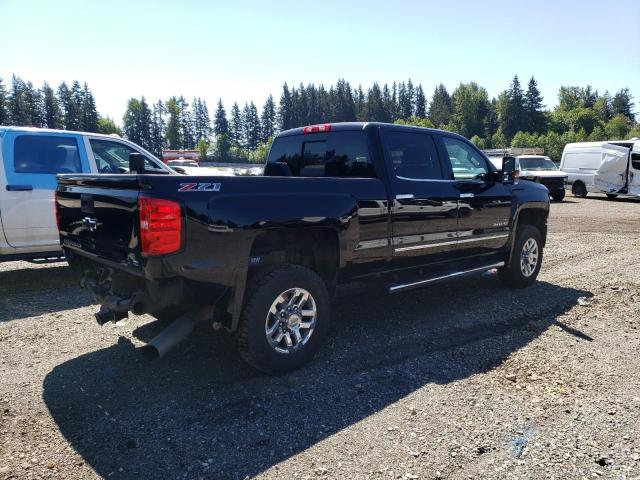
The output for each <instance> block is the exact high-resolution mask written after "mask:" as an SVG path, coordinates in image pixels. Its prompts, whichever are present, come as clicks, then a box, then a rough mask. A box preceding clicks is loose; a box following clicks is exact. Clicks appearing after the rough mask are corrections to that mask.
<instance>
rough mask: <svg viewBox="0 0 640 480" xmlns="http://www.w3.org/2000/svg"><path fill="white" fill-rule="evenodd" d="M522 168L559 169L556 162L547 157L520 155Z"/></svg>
mask: <svg viewBox="0 0 640 480" xmlns="http://www.w3.org/2000/svg"><path fill="white" fill-rule="evenodd" d="M518 161H519V162H520V169H521V170H557V169H558V167H556V164H555V163H553V161H552V160H551V159H550V158H547V157H526V158H522V157H520V158H519V159H518Z"/></svg>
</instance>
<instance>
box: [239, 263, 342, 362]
mask: <svg viewBox="0 0 640 480" xmlns="http://www.w3.org/2000/svg"><path fill="white" fill-rule="evenodd" d="M246 292H247V294H246V295H247V298H246V302H245V305H244V308H243V310H242V313H241V315H240V324H239V325H238V349H239V351H240V356H241V357H242V358H243V360H244V361H246V362H247V363H248V364H249V365H251V366H252V367H254V368H257V369H258V370H261V371H263V372H266V373H284V372H289V371H291V370H295V369H296V368H299V367H301V366H302V365H304V364H305V363H307V362H309V361H310V360H311V359H312V358H313V356H314V355H315V353H316V352H317V351H318V349H319V348H320V346H321V344H322V342H323V341H324V338H325V337H326V334H327V330H328V327H329V319H330V315H331V302H330V299H329V293H328V291H327V287H326V285H325V283H324V281H323V280H322V279H321V278H320V277H319V276H318V275H317V274H316V273H315V272H313V271H311V270H309V269H308V268H305V267H302V266H299V265H280V266H275V267H271V268H269V269H267V270H265V271H264V272H262V273H261V274H258V275H256V277H254V278H252V279H251V281H250V282H249V285H248V286H247V290H246Z"/></svg>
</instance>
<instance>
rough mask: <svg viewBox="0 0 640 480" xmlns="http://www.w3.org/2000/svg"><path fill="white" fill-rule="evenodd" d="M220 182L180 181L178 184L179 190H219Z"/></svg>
mask: <svg viewBox="0 0 640 480" xmlns="http://www.w3.org/2000/svg"><path fill="white" fill-rule="evenodd" d="M221 185H222V184H220V183H181V184H180V185H179V186H178V191H179V192H219V191H220V187H221Z"/></svg>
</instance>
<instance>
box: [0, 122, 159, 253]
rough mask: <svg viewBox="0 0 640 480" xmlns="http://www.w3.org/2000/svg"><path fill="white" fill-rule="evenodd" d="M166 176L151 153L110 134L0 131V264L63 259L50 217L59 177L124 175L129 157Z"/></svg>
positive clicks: (52, 212) (54, 226) (23, 130)
mask: <svg viewBox="0 0 640 480" xmlns="http://www.w3.org/2000/svg"><path fill="white" fill-rule="evenodd" d="M132 152H139V153H142V154H143V155H145V157H146V159H147V160H146V162H147V166H148V168H149V171H157V172H158V173H170V172H171V170H170V169H169V168H168V167H166V166H165V165H163V164H162V162H161V161H160V160H158V159H157V158H155V157H154V156H153V155H152V154H151V153H149V152H147V151H145V150H144V149H142V148H140V147H139V146H137V145H135V144H133V143H131V142H129V141H127V140H124V139H122V138H117V137H114V136H110V135H100V134H96V133H83V132H68V131H63V130H45V129H40V128H26V127H0V220H1V228H0V261H9V260H33V259H57V258H61V257H62V250H61V249H60V243H59V235H58V229H57V228H56V223H55V215H54V206H53V204H54V198H53V194H54V191H55V189H56V174H57V173H93V174H95V173H109V174H121V173H126V172H127V171H128V167H129V163H128V158H129V154H130V153H132Z"/></svg>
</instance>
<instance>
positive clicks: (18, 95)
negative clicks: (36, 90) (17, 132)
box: [9, 75, 31, 126]
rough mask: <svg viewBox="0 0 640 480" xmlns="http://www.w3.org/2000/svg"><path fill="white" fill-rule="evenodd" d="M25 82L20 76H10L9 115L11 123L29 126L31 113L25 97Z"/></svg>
mask: <svg viewBox="0 0 640 480" xmlns="http://www.w3.org/2000/svg"><path fill="white" fill-rule="evenodd" d="M26 88H27V86H26V84H25V83H24V82H23V81H22V79H21V78H20V77H17V76H16V75H13V77H12V78H11V91H10V92H9V116H10V117H11V120H10V121H11V124H12V125H17V126H30V125H31V115H30V112H29V105H28V103H27V98H26Z"/></svg>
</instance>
